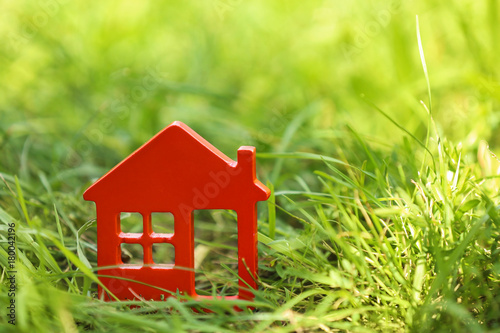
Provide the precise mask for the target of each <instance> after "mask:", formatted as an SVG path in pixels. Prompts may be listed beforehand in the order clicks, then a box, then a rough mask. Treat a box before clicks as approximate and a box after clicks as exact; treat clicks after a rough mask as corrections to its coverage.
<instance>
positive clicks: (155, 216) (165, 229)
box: [151, 213, 174, 234]
mask: <svg viewBox="0 0 500 333" xmlns="http://www.w3.org/2000/svg"><path fill="white" fill-rule="evenodd" d="M151 225H152V228H153V232H155V233H157V234H173V233H174V215H173V214H172V213H152V214H151Z"/></svg>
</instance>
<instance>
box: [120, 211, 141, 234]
mask: <svg viewBox="0 0 500 333" xmlns="http://www.w3.org/2000/svg"><path fill="white" fill-rule="evenodd" d="M142 221H143V219H142V215H141V214H140V213H121V214H120V228H121V231H122V232H125V233H141V234H142V225H143V222H142Z"/></svg>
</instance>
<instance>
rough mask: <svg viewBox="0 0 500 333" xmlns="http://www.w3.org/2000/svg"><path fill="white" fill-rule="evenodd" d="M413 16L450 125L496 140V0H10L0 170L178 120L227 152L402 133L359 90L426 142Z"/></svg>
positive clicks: (55, 168)
mask: <svg viewBox="0 0 500 333" xmlns="http://www.w3.org/2000/svg"><path fill="white" fill-rule="evenodd" d="M416 14H418V15H419V18H420V30H421V35H422V43H423V49H424V52H425V56H426V59H427V66H428V70H429V73H430V74H429V75H430V82H431V88H432V93H433V103H434V105H433V112H434V118H435V119H436V120H437V122H438V124H439V126H440V127H441V130H442V132H443V134H445V135H446V136H447V137H448V138H450V139H452V140H455V141H466V142H467V143H469V144H473V145H474V144H475V143H476V142H477V141H478V140H479V139H485V140H488V141H489V142H490V144H492V145H496V144H497V143H498V137H497V136H496V135H495V133H496V129H497V128H498V125H499V119H500V118H499V115H498V113H496V112H495V110H497V109H498V98H499V96H500V90H499V87H498V83H497V80H498V58H497V55H498V50H499V48H500V46H499V43H498V42H497V38H498V33H499V31H498V30H499V28H498V27H499V25H498V7H497V1H494V0H489V1H480V2H477V1H450V2H439V1H406V2H400V1H369V2H366V1H352V2H348V3H345V2H340V1H307V2H303V1H270V2H269V1H242V0H210V1H162V2H152V1H140V2H139V1H102V2H99V3H88V2H84V1H55V0H48V1H38V2H33V1H3V2H2V14H1V19H0V35H1V36H3V38H2V43H1V44H0V82H1V87H2V91H1V93H0V135H1V139H0V145H1V148H2V163H1V166H0V168H2V169H3V170H4V171H7V170H8V171H12V170H16V169H20V172H19V173H20V176H21V178H25V180H28V179H29V177H30V176H31V175H33V174H36V173H37V172H39V171H43V172H44V173H47V174H49V175H54V176H55V175H59V176H61V175H60V173H61V172H64V171H68V170H70V169H74V168H75V167H79V168H83V169H81V170H80V172H82V173H85V172H87V173H89V172H90V173H92V175H93V176H96V175H97V174H99V172H97V173H96V171H94V172H92V171H91V169H92V168H94V167H95V166H98V167H101V168H102V170H106V169H107V168H109V167H111V166H113V165H115V164H116V163H117V162H119V161H120V160H121V159H122V158H123V157H125V156H126V155H128V154H129V153H130V152H131V151H133V150H134V149H136V148H137V147H138V146H140V145H141V144H142V143H144V142H145V141H146V140H147V139H149V138H150V137H151V136H152V135H153V134H155V133H156V132H158V131H159V130H160V129H162V128H163V127H165V126H167V125H168V124H170V123H171V122H172V121H174V120H181V121H183V122H185V123H187V124H188V125H189V126H191V127H192V128H193V129H194V130H196V131H198V132H199V133H200V134H201V135H202V136H205V137H207V138H208V139H209V141H211V142H212V143H213V144H214V145H215V146H217V147H219V148H220V149H221V150H222V151H223V152H224V153H226V154H227V155H229V156H230V157H235V156H234V155H235V152H236V149H237V148H238V147H239V146H240V145H243V144H246V145H255V146H257V149H258V151H259V152H275V151H311V152H319V153H321V154H325V155H332V154H334V153H335V150H336V145H339V144H346V143H341V142H342V141H343V140H349V139H348V135H345V131H346V125H349V126H351V127H352V128H354V129H355V130H356V131H357V132H358V133H361V135H362V136H365V137H366V138H368V139H369V140H370V141H372V142H373V143H374V144H376V145H380V148H381V149H384V147H390V146H392V145H393V144H396V143H398V142H400V140H399V139H400V138H401V137H402V135H403V134H404V133H402V132H400V131H398V130H396V128H395V127H393V125H392V124H390V123H389V122H388V121H387V120H385V119H384V118H383V117H381V116H380V115H379V114H377V113H376V112H375V111H374V109H373V108H372V107H371V106H369V105H368V104H367V103H365V101H364V100H363V98H362V96H364V98H365V99H366V100H368V101H370V102H373V103H375V104H376V105H377V106H379V107H380V108H382V109H383V110H385V111H386V112H387V113H388V114H390V115H391V116H392V117H394V119H395V120H396V121H398V122H399V123H400V124H402V125H404V126H405V128H406V129H407V130H408V131H410V132H412V133H414V134H415V135H417V137H420V138H424V137H425V133H426V127H427V113H426V111H425V109H424V108H423V106H422V105H421V104H420V100H423V101H424V102H426V103H427V104H428V100H427V87H426V83H425V77H424V75H423V71H422V66H421V62H420V58H419V52H418V43H417V37H416V22H415V21H416V20H415V15H416ZM301 113H302V114H301ZM294 119H295V121H296V123H297V126H298V127H300V128H298V129H297V131H296V132H295V133H294V135H292V136H291V137H290V138H289V139H288V140H284V132H285V130H286V129H287V128H288V127H289V125H290V123H291V122H292V121H294ZM33 156H36V158H34V157H33ZM292 169H293V168H292ZM102 170H101V171H102ZM295 171H296V170H295ZM101 173H102V172H101ZM276 185H279V184H276Z"/></svg>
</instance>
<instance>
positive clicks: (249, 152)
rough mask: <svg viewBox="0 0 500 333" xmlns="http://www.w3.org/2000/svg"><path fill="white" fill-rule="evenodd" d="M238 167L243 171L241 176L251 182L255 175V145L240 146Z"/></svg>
mask: <svg viewBox="0 0 500 333" xmlns="http://www.w3.org/2000/svg"><path fill="white" fill-rule="evenodd" d="M238 168H240V170H241V171H242V173H243V177H244V178H246V177H248V179H249V180H250V181H251V182H253V181H254V180H255V178H256V176H255V147H250V146H242V147H240V149H238Z"/></svg>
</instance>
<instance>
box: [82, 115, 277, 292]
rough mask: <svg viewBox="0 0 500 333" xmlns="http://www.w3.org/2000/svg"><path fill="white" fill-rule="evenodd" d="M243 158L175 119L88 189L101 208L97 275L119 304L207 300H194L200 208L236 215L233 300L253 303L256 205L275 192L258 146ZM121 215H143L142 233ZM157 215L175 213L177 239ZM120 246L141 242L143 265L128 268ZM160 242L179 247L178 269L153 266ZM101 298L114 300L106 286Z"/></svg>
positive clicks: (86, 195)
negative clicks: (258, 162)
mask: <svg viewBox="0 0 500 333" xmlns="http://www.w3.org/2000/svg"><path fill="white" fill-rule="evenodd" d="M237 156H238V159H237V161H233V160H231V159H230V158H228V157H227V156H226V155H224V154H223V153H222V152H220V151H219V150H218V149H217V148H215V147H214V146H212V145H211V144H210V143H209V142H207V141H206V140H205V139H203V138H202V137H201V136H200V135H198V134H197V133H196V132H194V131H193V130H192V129H191V128H189V127H188V126H186V125H185V124H183V123H181V122H178V121H176V122H174V123H172V124H171V125H169V126H168V127H166V128H165V129H163V130H162V131H161V132H159V133H158V134H157V135H156V136H154V137H153V138H152V139H150V140H149V141H148V142H147V143H145V144H144V145H143V146H142V147H140V148H139V149H138V150H136V151H135V152H134V153H132V154H131V155H130V156H129V157H127V158H126V159H125V160H123V161H122V162H121V163H119V164H118V165H117V166H115V167H114V168H113V169H111V170H110V171H109V172H108V173H107V174H105V175H104V176H103V177H102V178H100V179H99V180H98V181H96V182H95V183H94V184H93V185H92V186H90V187H89V188H88V189H87V190H86V191H85V193H84V194H83V197H84V199H85V200H90V201H94V202H95V203H96V209H97V249H98V253H97V258H98V259H97V260H98V266H99V275H105V276H108V277H100V280H101V281H102V283H103V284H104V285H105V286H106V287H107V288H108V289H109V290H110V291H111V292H112V293H113V294H114V295H115V296H117V297H118V299H120V300H131V299H137V296H139V297H142V298H144V299H146V300H151V299H153V300H162V299H164V298H166V297H169V296H171V293H177V292H178V293H180V294H181V295H189V296H192V297H203V296H198V295H197V294H196V292H195V280H194V279H195V275H194V229H193V226H194V222H193V210H196V209H231V210H234V211H236V213H237V217H238V274H239V277H240V281H239V293H238V295H237V296H233V297H227V298H236V299H246V300H248V299H253V293H252V291H251V289H252V288H253V289H255V288H256V283H255V277H256V275H257V208H256V204H257V201H264V200H267V199H268V197H269V194H270V191H269V189H268V188H267V187H266V186H264V185H263V184H262V183H261V182H260V181H259V180H257V178H256V175H255V148H254V147H247V146H243V147H240V148H239V149H238V155H237ZM121 212H138V213H140V214H142V217H143V232H142V233H124V232H122V231H121V226H120V213H121ZM155 212H170V213H172V214H173V216H174V220H175V227H174V232H173V233H172V234H162V233H155V232H154V231H153V230H152V228H151V214H152V213H155ZM122 243H137V244H141V245H142V247H143V250H144V260H143V261H144V263H143V264H142V265H129V264H124V263H123V262H122V259H121V244H122ZM154 243H170V244H172V245H173V246H174V247H175V264H174V265H161V264H157V263H154V262H153V258H152V244H154ZM108 266H113V267H108ZM120 278H124V279H120ZM125 279H126V280H125ZM132 280H135V281H138V282H139V283H137V282H133V281H132ZM147 285H152V286H156V287H158V288H161V289H164V290H166V291H162V290H160V289H157V288H153V287H151V286H147ZM249 287H250V288H249ZM168 291H170V292H171V293H169V292H168ZM99 296H100V297H103V298H104V299H106V300H111V298H110V296H109V295H107V293H105V292H104V290H102V289H101V288H99Z"/></svg>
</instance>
